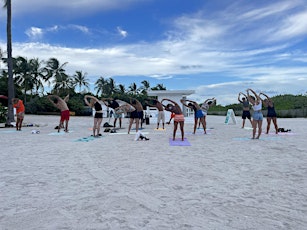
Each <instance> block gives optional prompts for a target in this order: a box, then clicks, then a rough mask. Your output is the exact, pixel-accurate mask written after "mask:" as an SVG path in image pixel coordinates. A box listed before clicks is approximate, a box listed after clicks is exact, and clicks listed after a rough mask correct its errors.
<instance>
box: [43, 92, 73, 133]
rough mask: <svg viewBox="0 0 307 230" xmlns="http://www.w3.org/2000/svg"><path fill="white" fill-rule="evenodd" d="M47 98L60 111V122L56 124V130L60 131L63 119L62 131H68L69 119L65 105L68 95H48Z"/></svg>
mask: <svg viewBox="0 0 307 230" xmlns="http://www.w3.org/2000/svg"><path fill="white" fill-rule="evenodd" d="M47 98H48V99H49V101H50V102H51V104H53V105H54V106H55V107H56V108H58V109H59V110H60V111H61V118H60V124H59V126H58V132H60V129H61V127H64V121H65V128H64V131H65V132H68V121H69V116H70V114H69V108H68V106H67V104H66V103H67V102H68V100H69V95H67V96H66V97H65V98H64V99H62V98H60V97H59V96H57V95H48V96H47Z"/></svg>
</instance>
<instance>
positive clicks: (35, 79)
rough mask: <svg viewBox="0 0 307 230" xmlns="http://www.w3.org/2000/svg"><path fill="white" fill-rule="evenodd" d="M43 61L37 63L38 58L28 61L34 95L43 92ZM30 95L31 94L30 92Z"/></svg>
mask: <svg viewBox="0 0 307 230" xmlns="http://www.w3.org/2000/svg"><path fill="white" fill-rule="evenodd" d="M42 63H43V61H39V59H38V58H33V59H30V61H29V65H30V74H31V76H32V78H31V79H32V83H33V85H34V90H35V94H39V93H38V91H39V90H40V89H41V92H42V93H43V92H44V85H43V81H44V76H43V68H42ZM31 95H32V92H31Z"/></svg>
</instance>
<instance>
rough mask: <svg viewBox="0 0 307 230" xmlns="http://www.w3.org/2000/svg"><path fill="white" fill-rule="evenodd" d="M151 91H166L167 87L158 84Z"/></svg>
mask: <svg viewBox="0 0 307 230" xmlns="http://www.w3.org/2000/svg"><path fill="white" fill-rule="evenodd" d="M151 90H166V87H164V86H163V84H157V85H156V86H155V87H153V88H151Z"/></svg>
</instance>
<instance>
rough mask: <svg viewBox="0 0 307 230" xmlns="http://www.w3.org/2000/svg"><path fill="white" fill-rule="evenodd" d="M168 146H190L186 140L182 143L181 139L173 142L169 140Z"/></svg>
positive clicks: (171, 139)
mask: <svg viewBox="0 0 307 230" xmlns="http://www.w3.org/2000/svg"><path fill="white" fill-rule="evenodd" d="M169 145H171V146H191V144H190V142H189V141H188V139H187V138H184V140H183V141H182V140H181V138H176V139H175V140H173V138H169Z"/></svg>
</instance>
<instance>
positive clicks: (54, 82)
mask: <svg viewBox="0 0 307 230" xmlns="http://www.w3.org/2000/svg"><path fill="white" fill-rule="evenodd" d="M12 60H13V62H12V63H13V69H12V70H13V76H14V78H13V79H14V91H15V97H18V98H20V99H22V100H23V101H24V103H25V105H26V112H27V113H34V114H35V113H37V112H47V111H54V108H53V107H52V106H50V104H49V103H48V102H47V101H46V100H45V97H44V95H48V94H56V95H59V96H61V97H65V96H66V95H67V94H69V95H70V102H69V106H70V108H71V109H72V111H81V112H80V113H82V108H83V107H84V104H83V97H84V95H85V94H91V95H93V96H96V97H114V98H118V99H121V100H127V98H129V97H131V96H133V97H135V98H137V99H138V100H140V101H141V102H142V101H144V99H145V98H146V97H147V91H148V90H166V87H164V86H163V84H157V85H156V86H154V87H151V86H150V83H149V81H146V80H143V81H142V82H141V86H140V87H138V86H137V84H136V83H131V84H130V85H129V86H128V87H127V88H126V86H125V85H123V84H119V85H117V84H116V83H115V81H114V79H113V78H111V77H110V78H105V77H102V76H101V77H99V78H98V79H97V80H96V82H95V84H94V90H95V93H92V92H90V87H89V86H90V83H89V79H88V76H87V73H85V72H83V71H81V70H76V71H75V73H74V74H72V75H70V74H67V72H66V70H65V67H66V65H67V64H68V63H67V62H65V63H60V62H59V60H58V59H56V58H50V59H48V60H47V61H41V60H39V59H38V58H33V59H27V58H25V57H21V56H19V57H17V58H13V59H12ZM2 61H3V62H4V63H5V64H7V59H6V58H2ZM8 80H9V77H8V70H7V69H3V70H2V71H1V75H0V95H8V87H7V86H8ZM77 113H78V112H77Z"/></svg>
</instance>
